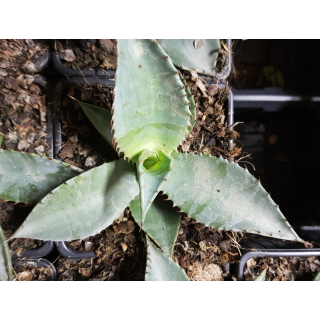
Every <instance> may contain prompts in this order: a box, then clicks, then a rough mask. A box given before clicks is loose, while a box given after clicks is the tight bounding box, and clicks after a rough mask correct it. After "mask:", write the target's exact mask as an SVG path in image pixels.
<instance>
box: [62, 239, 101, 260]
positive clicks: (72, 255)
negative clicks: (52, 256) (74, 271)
mask: <svg viewBox="0 0 320 320" xmlns="http://www.w3.org/2000/svg"><path fill="white" fill-rule="evenodd" d="M56 247H57V249H58V251H59V253H60V254H61V255H62V256H63V257H65V258H67V259H68V260H73V261H74V260H80V259H91V258H95V257H96V254H95V253H94V252H93V251H88V252H77V251H74V250H71V249H70V248H69V247H68V245H67V242H66V241H59V242H56Z"/></svg>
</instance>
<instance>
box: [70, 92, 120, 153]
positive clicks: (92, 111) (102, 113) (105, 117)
mask: <svg viewBox="0 0 320 320" xmlns="http://www.w3.org/2000/svg"><path fill="white" fill-rule="evenodd" d="M73 99H74V98H73ZM74 100H76V99H74ZM76 101H77V102H78V103H79V105H80V106H81V108H82V109H83V111H84V113H85V114H86V116H87V117H88V118H89V120H90V121H91V122H92V124H93V125H94V126H95V128H96V129H97V130H98V131H99V132H100V134H101V135H102V137H103V138H104V139H105V140H107V142H108V143H109V144H110V145H111V146H112V147H114V144H113V141H112V140H113V135H112V131H111V130H112V127H111V111H110V110H108V109H103V108H100V107H97V106H94V105H92V104H89V103H84V102H82V101H79V100H76Z"/></svg>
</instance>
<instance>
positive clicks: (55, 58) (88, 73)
mask: <svg viewBox="0 0 320 320" xmlns="http://www.w3.org/2000/svg"><path fill="white" fill-rule="evenodd" d="M52 63H53V66H54V68H55V70H56V71H57V72H58V73H60V74H63V75H65V76H67V77H88V78H114V76H115V74H116V70H112V69H110V70H108V71H103V70H89V69H79V70H74V69H71V68H68V67H66V66H65V65H64V64H63V62H62V61H61V59H60V58H59V55H58V52H57V51H53V52H52Z"/></svg>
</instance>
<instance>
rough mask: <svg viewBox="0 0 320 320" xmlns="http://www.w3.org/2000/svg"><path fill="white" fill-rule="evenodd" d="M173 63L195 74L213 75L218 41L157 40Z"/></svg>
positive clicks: (218, 45) (218, 46)
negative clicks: (193, 70)
mask: <svg viewBox="0 0 320 320" xmlns="http://www.w3.org/2000/svg"><path fill="white" fill-rule="evenodd" d="M158 41H159V43H160V45H161V46H162V47H163V49H164V50H165V51H166V52H168V54H169V55H170V58H171V59H172V61H173V63H174V64H175V65H176V66H177V67H179V68H181V69H184V70H191V69H195V70H196V72H197V73H202V74H206V75H209V76H214V75H215V69H214V68H215V66H216V61H217V57H218V50H219V49H220V41H219V39H158Z"/></svg>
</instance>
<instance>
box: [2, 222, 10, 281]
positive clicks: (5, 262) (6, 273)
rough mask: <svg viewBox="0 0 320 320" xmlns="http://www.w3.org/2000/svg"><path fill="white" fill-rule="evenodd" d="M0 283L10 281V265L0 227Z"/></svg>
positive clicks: (5, 242) (8, 254)
mask: <svg viewBox="0 0 320 320" xmlns="http://www.w3.org/2000/svg"><path fill="white" fill-rule="evenodd" d="M0 281H12V263H11V256H10V250H9V246H8V243H7V241H6V237H5V235H4V232H3V230H2V228H1V225H0Z"/></svg>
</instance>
